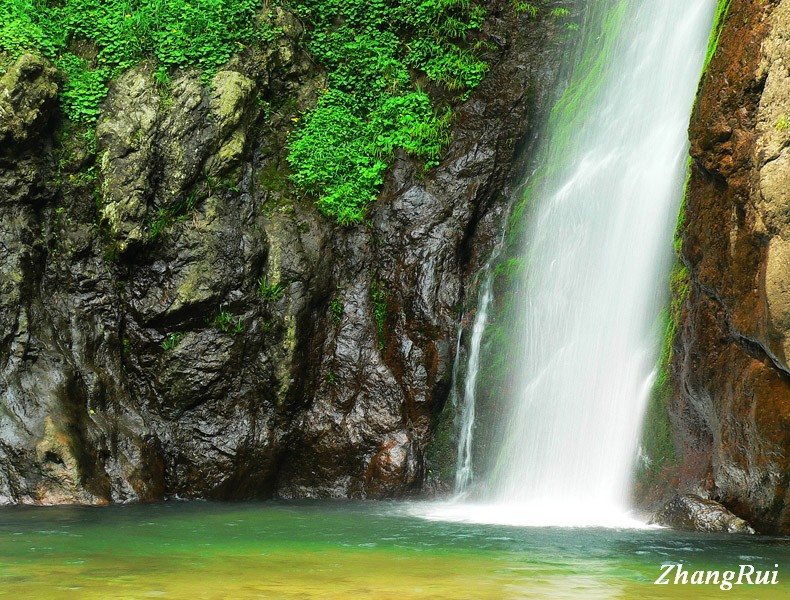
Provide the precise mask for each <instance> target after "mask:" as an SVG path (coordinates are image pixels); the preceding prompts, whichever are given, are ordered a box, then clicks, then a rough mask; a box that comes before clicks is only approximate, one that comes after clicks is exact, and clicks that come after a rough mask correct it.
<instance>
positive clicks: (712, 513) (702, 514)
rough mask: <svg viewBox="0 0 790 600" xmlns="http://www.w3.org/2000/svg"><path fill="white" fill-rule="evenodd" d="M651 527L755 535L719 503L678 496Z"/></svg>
mask: <svg viewBox="0 0 790 600" xmlns="http://www.w3.org/2000/svg"><path fill="white" fill-rule="evenodd" d="M651 523H654V524H656V525H663V526H664V527H671V528H673V529H681V530H684V531H706V532H709V533H754V529H752V528H751V527H750V526H749V524H748V523H747V522H746V521H744V520H743V519H741V518H739V517H736V516H735V515H734V514H732V513H731V512H730V511H728V510H727V509H726V508H725V507H724V506H722V505H721V504H719V503H718V502H714V501H713V500H705V499H703V498H700V497H699V496H693V495H685V496H675V497H674V498H673V499H672V500H670V501H669V502H667V503H666V504H665V505H664V506H663V507H662V508H661V509H660V510H659V511H658V512H657V513H656V514H655V516H654V517H653V519H652V520H651Z"/></svg>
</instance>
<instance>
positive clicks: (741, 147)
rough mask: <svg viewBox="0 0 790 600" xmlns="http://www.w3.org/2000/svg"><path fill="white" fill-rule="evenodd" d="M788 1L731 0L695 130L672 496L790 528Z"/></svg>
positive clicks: (767, 527)
mask: <svg viewBox="0 0 790 600" xmlns="http://www.w3.org/2000/svg"><path fill="white" fill-rule="evenodd" d="M788 31H790V2H788V1H787V0H782V1H775V2H760V1H757V0H754V1H752V0H740V1H739V0H734V1H733V2H732V5H731V9H730V14H729V17H728V18H727V20H726V22H725V25H724V30H723V33H722V36H721V39H720V43H719V48H718V51H717V54H716V56H715V57H714V59H713V61H712V63H711V65H710V68H709V71H708V73H707V74H706V75H705V77H704V79H703V81H702V86H701V89H700V95H699V99H698V104H697V107H696V110H695V112H694V115H693V117H692V123H691V130H690V133H691V142H692V149H691V152H692V157H693V159H694V163H693V167H692V173H691V182H690V188H689V194H688V199H687V208H686V219H687V225H686V228H685V231H684V233H683V260H684V261H685V262H686V264H687V265H688V266H689V268H690V272H691V289H690V295H689V298H688V300H687V302H686V305H685V307H684V311H683V320H682V323H681V328H680V333H679V337H678V339H677V340H676V343H675V360H674V365H673V376H674V378H675V381H676V394H675V396H674V399H673V401H672V405H671V406H670V413H671V417H672V421H673V425H674V429H675V433H676V442H677V445H678V447H679V449H680V466H679V468H678V472H677V473H676V477H675V482H674V487H675V488H676V489H679V490H681V491H685V492H691V493H696V494H700V495H704V496H706V497H709V498H711V499H713V500H716V501H718V502H720V503H721V504H723V505H724V506H726V507H727V508H728V509H729V510H731V511H732V512H733V513H735V514H737V515H738V516H740V517H743V518H745V519H746V520H747V521H749V522H750V523H751V524H752V525H753V526H754V527H755V528H756V529H757V530H758V531H761V532H765V533H773V532H788V531H790V510H789V509H790V503H789V502H788V489H789V488H788V483H789V481H788V473H790V454H789V453H790V368H788V354H787V349H788V346H787V340H788V335H790V320H788V277H790V262H788V256H789V254H788V248H790V246H788V244H790V218H789V217H790V213H788V207H790V205H789V204H788V203H787V198H786V196H787V193H788V192H787V190H788V184H790V179H789V178H790V170H788V168H787V167H790V164H785V163H786V162H787V160H790V159H789V158H788V156H790V155H788V152H790V121H788V118H789V117H790V75H789V73H790V72H789V71H788V68H790V45H789V44H788V36H787V32H788Z"/></svg>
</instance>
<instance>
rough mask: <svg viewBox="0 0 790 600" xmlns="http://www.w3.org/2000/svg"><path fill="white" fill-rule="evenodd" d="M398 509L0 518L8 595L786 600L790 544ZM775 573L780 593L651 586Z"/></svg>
mask: <svg viewBox="0 0 790 600" xmlns="http://www.w3.org/2000/svg"><path fill="white" fill-rule="evenodd" d="M420 510H423V507H421V506H414V505H395V504H379V503H371V504H345V505H339V504H326V503H323V504H319V503H315V504H298V505H297V504H274V503H267V504H230V505H219V504H211V503H202V502H200V503H173V504H163V505H153V506H135V507H112V508H98V509H97V508H51V509H43V508H42V509H38V508H37V509H2V510H0V597H3V598H5V597H8V598H18V599H20V600H21V599H27V598H58V599H60V598H86V599H94V598H95V599H99V598H101V599H106V598H184V599H187V598H189V599H203V598H206V599H215V598H217V599H218V598H283V599H291V598H322V599H324V598H325V599H335V598H337V599H344V600H345V599H351V598H376V599H389V598H393V599H395V598H397V599H408V598H434V599H459V598H470V599H471V598H474V599H489V598H490V599H502V598H584V599H592V600H595V599H598V598H600V599H609V598H627V599H630V598H738V599H740V598H760V599H763V598H768V599H772V598H777V599H778V598H787V597H790V586H788V585H787V583H786V582H784V579H785V578H786V577H787V575H788V574H790V547H789V546H788V540H786V539H785V540H777V539H768V538H752V537H734V536H730V537H724V536H703V535H695V534H678V533H674V532H670V531H666V530H655V529H650V530H639V529H620V530H617V529H591V528H584V529H568V528H564V529H560V528H530V527H511V526H501V525H483V524H472V523H458V522H443V521H435V520H426V519H423V518H420V517H416V516H413V514H412V513H414V512H415V511H417V512H419V511H420ZM667 561H668V562H684V563H685V566H686V568H687V569H688V570H692V571H693V570H696V569H710V568H720V569H728V568H729V569H732V568H735V569H737V565H738V564H739V563H741V562H750V563H753V564H755V565H757V566H758V568H770V569H773V565H774V564H776V563H778V564H780V571H781V572H780V582H781V584H780V586H773V587H759V588H757V587H747V586H741V587H736V588H734V589H733V590H732V591H729V592H723V591H720V590H719V589H718V588H716V587H714V586H665V587H659V586H654V585H652V581H653V580H654V579H655V578H656V577H657V576H658V574H659V567H660V565H661V564H662V563H663V562H667Z"/></svg>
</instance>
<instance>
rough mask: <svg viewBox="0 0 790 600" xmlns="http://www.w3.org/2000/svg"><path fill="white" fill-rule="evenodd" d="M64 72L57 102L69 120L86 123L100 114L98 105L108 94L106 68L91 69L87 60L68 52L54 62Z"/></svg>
mask: <svg viewBox="0 0 790 600" xmlns="http://www.w3.org/2000/svg"><path fill="white" fill-rule="evenodd" d="M55 64H56V66H57V67H58V68H59V69H60V70H61V71H62V72H63V74H64V83H63V89H62V90H61V93H60V102H61V105H62V106H63V112H65V113H66V115H68V117H69V118H70V119H71V120H72V121H78V122H83V123H89V122H91V121H95V120H96V118H97V117H98V116H99V105H100V104H101V103H102V100H104V97H105V96H106V95H107V78H108V73H107V69H103V68H99V69H93V70H91V68H90V66H89V65H88V63H87V61H85V60H84V59H82V58H80V57H79V56H75V55H74V54H71V53H70V52H68V53H66V54H64V55H63V56H62V57H61V58H60V59H59V60H58V61H57V62H56V63H55Z"/></svg>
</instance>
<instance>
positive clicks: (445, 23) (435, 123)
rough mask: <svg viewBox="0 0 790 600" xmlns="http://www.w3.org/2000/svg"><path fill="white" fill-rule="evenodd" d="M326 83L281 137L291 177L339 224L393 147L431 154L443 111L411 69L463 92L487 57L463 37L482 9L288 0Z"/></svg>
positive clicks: (443, 136)
mask: <svg viewBox="0 0 790 600" xmlns="http://www.w3.org/2000/svg"><path fill="white" fill-rule="evenodd" d="M291 5H292V6H293V7H294V9H295V10H296V11H297V13H298V14H299V15H300V16H301V17H302V18H303V19H304V20H305V21H306V22H307V23H308V24H309V26H310V28H311V29H310V41H309V48H310V50H311V52H312V53H313V54H314V55H315V56H316V58H317V59H318V60H319V61H320V62H321V63H322V64H323V65H324V66H325V67H326V69H327V71H328V76H327V81H328V87H329V89H328V91H326V93H325V94H324V95H322V96H321V98H320V99H319V101H318V103H317V105H316V107H315V108H314V109H313V110H311V111H310V112H308V113H307V114H306V115H305V117H304V119H302V121H301V124H300V125H299V127H298V128H297V130H296V131H295V132H294V133H293V135H292V136H291V140H290V153H289V156H288V162H289V164H290V166H291V169H292V171H293V174H292V175H291V179H292V180H293V182H294V183H295V184H296V185H297V187H299V188H301V189H302V190H303V191H305V192H307V193H309V194H311V195H313V196H315V197H317V202H318V207H319V208H320V210H321V211H322V212H324V213H325V214H327V215H329V216H332V217H334V218H335V219H336V220H337V221H338V222H339V223H341V224H348V223H356V222H359V221H361V220H363V219H364V217H365V211H366V208H367V206H368V205H369V204H370V203H371V202H372V201H373V200H375V198H376V196H377V194H378V191H379V189H380V187H381V185H382V183H383V178H384V172H385V171H386V169H387V167H388V165H389V164H390V162H391V161H392V159H393V157H394V155H395V153H396V152H397V151H398V150H403V151H405V152H407V153H409V154H411V155H412V156H415V157H417V158H422V159H424V160H425V161H426V167H431V166H433V165H435V164H436V163H437V162H438V158H439V154H440V152H441V150H442V148H443V147H444V146H445V145H446V143H447V138H448V135H447V132H448V125H449V112H447V111H445V112H441V111H438V110H437V109H436V107H435V105H434V103H433V102H432V101H431V98H430V97H429V96H428V94H426V93H425V92H424V91H421V90H420V89H419V88H417V86H416V85H415V83H414V81H413V77H412V72H413V71H416V72H420V73H423V74H424V76H426V77H427V78H428V79H430V80H432V81H433V82H435V83H436V84H441V85H443V86H444V87H445V88H446V89H448V90H450V91H453V92H458V93H460V94H464V93H466V92H468V91H469V90H470V89H472V88H474V87H475V86H476V85H477V84H478V83H479V82H480V80H481V79H482V78H483V76H484V75H485V72H486V69H487V65H486V63H485V62H484V61H482V60H481V59H480V58H479V57H477V56H476V54H475V53H474V52H473V50H472V49H470V47H469V44H468V41H467V37H468V35H469V34H470V32H473V31H475V30H477V29H479V27H480V26H481V24H482V22H483V18H484V16H485V11H484V10H483V9H482V8H481V7H479V6H477V5H473V4H472V3H471V2H470V1H469V0H399V1H396V0H295V1H294V2H292V3H291Z"/></svg>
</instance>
